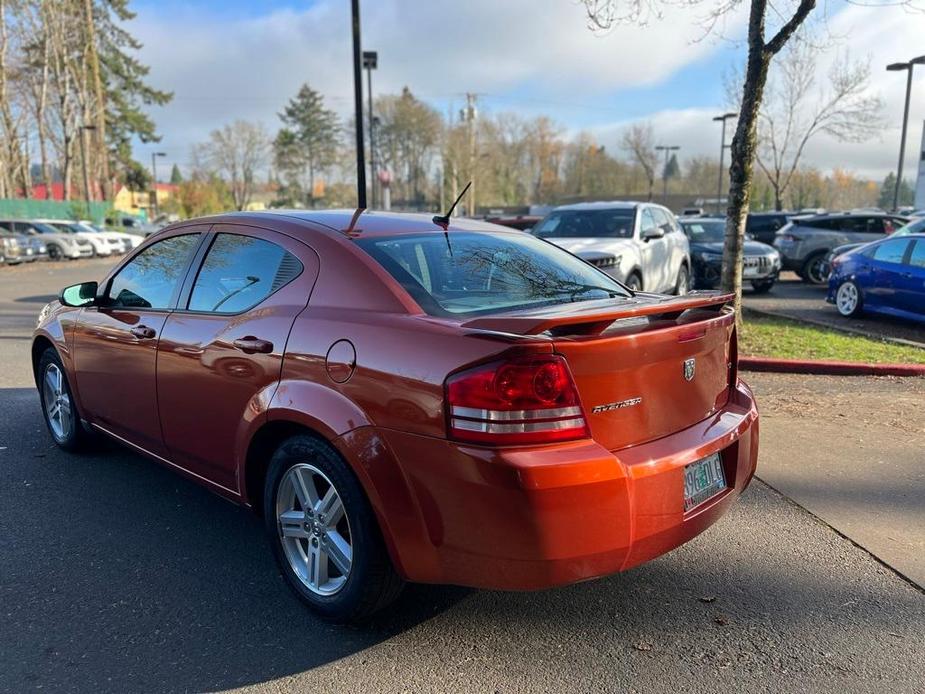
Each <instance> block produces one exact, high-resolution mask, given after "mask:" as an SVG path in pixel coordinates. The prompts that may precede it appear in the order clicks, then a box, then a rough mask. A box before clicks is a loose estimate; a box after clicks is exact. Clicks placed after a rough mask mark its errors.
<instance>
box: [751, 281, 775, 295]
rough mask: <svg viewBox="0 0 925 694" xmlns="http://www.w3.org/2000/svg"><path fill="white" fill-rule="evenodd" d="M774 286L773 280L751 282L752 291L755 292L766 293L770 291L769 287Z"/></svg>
mask: <svg viewBox="0 0 925 694" xmlns="http://www.w3.org/2000/svg"><path fill="white" fill-rule="evenodd" d="M773 286H774V280H769V281H764V282H759V281H755V282H752V291H753V292H754V293H755V294H767V293H768V292H769V291H771V288H772V287H773Z"/></svg>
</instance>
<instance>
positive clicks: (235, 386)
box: [157, 224, 317, 492]
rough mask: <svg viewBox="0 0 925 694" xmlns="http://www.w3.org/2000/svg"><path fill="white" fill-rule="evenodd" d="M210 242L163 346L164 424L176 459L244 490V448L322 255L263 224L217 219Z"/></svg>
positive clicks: (161, 406) (229, 486) (160, 365)
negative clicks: (240, 472) (239, 475)
mask: <svg viewBox="0 0 925 694" xmlns="http://www.w3.org/2000/svg"><path fill="white" fill-rule="evenodd" d="M205 246H207V247H208V250H207V251H206V252H205V254H204V258H203V260H202V261H201V266H200V265H199V262H198V261H197V266H199V270H198V272H191V273H190V277H189V279H188V281H187V286H186V287H184V290H183V292H182V293H181V297H180V301H179V307H178V309H177V310H176V311H174V312H173V313H171V314H170V316H169V317H168V318H167V321H166V324H165V325H164V329H163V332H162V334H161V340H160V343H159V345H158V358H157V389H158V403H159V411H160V421H161V428H162V430H163V432H164V440H165V442H166V445H167V448H168V450H169V452H170V459H171V460H172V461H173V462H174V464H176V465H178V466H180V467H182V468H184V469H185V470H187V471H189V472H191V473H193V474H194V475H196V476H198V477H201V478H204V479H206V480H209V481H210V482H213V483H214V484H217V485H219V486H220V487H223V488H224V489H226V490H228V491H231V492H238V491H239V488H240V486H239V480H237V479H236V470H237V465H236V463H237V462H238V461H237V458H236V452H239V451H241V450H243V448H244V446H245V442H246V441H247V440H248V438H249V432H250V431H251V429H252V427H254V426H255V424H256V420H258V419H259V418H261V417H263V412H264V411H265V410H266V405H267V403H269V401H270V399H271V398H272V396H273V393H274V392H275V390H276V385H277V383H278V381H279V374H280V369H281V366H282V360H283V353H284V351H285V348H286V340H287V339H288V337H289V330H290V328H291V327H292V323H293V321H294V320H295V318H296V316H297V315H298V314H299V312H300V311H302V310H303V309H304V308H305V306H306V304H307V303H308V298H309V295H310V294H311V290H312V287H313V286H314V282H315V278H316V277H317V258H316V256H315V254H314V252H313V251H312V250H311V249H310V248H309V247H308V246H306V245H305V244H303V243H302V242H300V241H297V240H295V239H292V238H291V237H289V236H286V235H284V234H279V233H276V232H272V231H268V230H263V229H257V228H255V227H244V226H235V225H226V224H218V225H215V226H214V227H213V228H212V232H211V233H210V238H209V239H208V240H207V241H206V244H205Z"/></svg>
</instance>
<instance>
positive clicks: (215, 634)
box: [0, 261, 925, 692]
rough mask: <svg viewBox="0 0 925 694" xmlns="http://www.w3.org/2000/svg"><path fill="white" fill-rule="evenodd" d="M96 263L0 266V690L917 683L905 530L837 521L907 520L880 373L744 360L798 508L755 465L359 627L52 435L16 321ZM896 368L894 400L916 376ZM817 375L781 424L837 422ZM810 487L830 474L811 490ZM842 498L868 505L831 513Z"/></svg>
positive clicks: (159, 482) (911, 453) (911, 483)
mask: <svg viewBox="0 0 925 694" xmlns="http://www.w3.org/2000/svg"><path fill="white" fill-rule="evenodd" d="M109 264H110V263H109V261H88V262H85V263H70V264H62V265H48V266H42V267H38V266H36V267H34V268H23V269H21V270H20V269H15V270H14V272H11V273H6V272H0V364H2V368H0V557H2V562H0V691H10V692H20V691H31V690H38V689H41V690H42V691H88V690H90V691H112V692H125V691H138V690H143V691H215V690H227V689H237V688H241V689H245V690H247V691H261V692H262V691H266V692H278V691H334V690H337V691H344V690H354V691H364V692H365V691H499V692H532V691H551V690H557V691H561V690H568V691H620V692H623V691H661V690H669V689H670V690H681V691H720V690H723V691H748V692H753V691H754V692H758V691H762V692H763V691H793V692H797V691H799V692H803V691H831V692H866V691H870V692H882V691H891V692H921V691H922V682H925V649H923V648H922V644H923V643H925V594H923V592H922V590H921V588H918V587H916V586H915V585H914V584H913V583H912V582H910V581H907V580H904V579H903V578H902V577H901V576H899V575H898V574H897V573H896V572H895V571H894V570H893V569H892V568H890V567H889V566H888V565H887V564H889V563H895V564H897V565H898V566H899V565H901V566H902V569H901V571H902V572H903V573H904V574H906V575H907V576H912V575H913V574H914V573H915V570H916V569H915V567H914V565H913V566H912V568H910V565H909V564H901V562H902V561H904V560H903V559H902V556H906V554H909V555H910V556H911V555H912V554H914V553H915V550H914V547H913V550H912V551H911V552H906V550H905V549H904V550H903V551H902V552H899V553H897V554H896V555H895V556H891V555H888V554H887V553H886V552H884V551H882V548H883V547H885V546H886V545H887V543H888V541H889V538H884V537H883V534H882V533H878V532H876V527H874V529H873V530H874V531H873V532H872V533H871V534H870V536H862V535H861V533H860V532H859V531H858V530H857V528H855V529H852V528H851V527H850V523H849V520H851V522H853V523H854V524H855V525H856V526H861V527H862V529H863V527H866V526H870V525H871V524H873V526H876V525H877V523H876V522H874V521H876V519H877V517H878V515H880V514H886V515H884V516H883V518H884V519H886V520H882V522H881V524H880V527H881V528H883V527H887V528H888V527H892V526H895V525H914V524H915V523H916V519H921V512H922V511H921V509H922V504H921V498H922V497H921V493H920V490H922V474H923V473H922V466H921V463H922V459H921V457H919V458H915V455H919V456H920V455H921V453H920V452H921V445H920V444H918V445H916V444H915V441H919V442H920V441H921V440H922V439H921V433H922V432H921V431H918V430H917V429H916V428H915V427H918V426H925V422H923V421H922V420H921V418H918V419H916V418H906V419H903V417H902V416H901V414H902V412H901V411H898V412H895V413H893V414H891V416H890V417H888V418H887V417H879V418H878V417H875V416H874V415H876V414H878V413H877V412H873V411H871V412H869V414H868V416H866V417H863V416H858V415H857V412H858V411H859V409H860V410H862V411H863V407H864V406H866V407H868V408H869V409H870V410H872V409H873V408H874V407H877V406H878V405H877V403H881V404H880V406H881V407H882V406H883V405H882V403H883V402H884V401H883V399H882V398H883V397H885V396H884V392H885V386H884V383H883V382H882V381H878V380H877V379H852V380H851V381H850V382H848V381H832V380H831V379H813V378H810V377H801V378H800V379H799V382H788V381H787V379H785V378H781V377H777V376H773V375H769V374H762V375H758V374H755V375H753V377H750V380H752V381H753V384H754V386H755V389H756V393H757V396H758V400H759V406H760V407H761V409H762V414H763V421H762V431H763V436H764V438H763V444H762V453H761V459H760V462H759V465H760V466H761V467H760V472H759V474H762V475H765V470H767V476H768V479H769V481H770V483H771V484H772V485H774V487H776V488H778V489H781V490H782V491H784V492H785V493H787V494H789V495H791V496H792V498H793V499H795V500H796V502H798V503H800V504H802V505H803V506H806V508H809V509H811V510H813V513H815V514H816V515H813V514H811V513H809V512H808V511H806V510H805V509H804V508H802V507H801V506H798V505H797V503H795V502H794V501H793V500H791V498H788V497H785V496H783V495H781V494H780V493H778V492H776V491H774V490H773V489H771V488H769V487H768V486H766V485H765V484H763V483H762V482H760V481H756V482H754V483H753V485H752V486H751V488H750V489H749V490H748V491H747V492H746V494H745V495H744V496H743V497H742V499H741V501H740V503H739V504H738V505H737V506H736V508H735V509H734V510H733V511H732V512H731V513H730V514H728V515H727V516H726V517H725V518H723V519H722V520H721V521H720V522H719V523H718V524H717V525H715V526H714V527H713V528H711V529H710V530H709V531H707V532H706V533H705V534H704V535H702V536H700V537H699V538H697V539H695V540H694V541H692V542H690V543H689V544H687V545H685V546H684V547H682V548H680V549H678V550H676V551H674V552H672V553H670V554H668V555H667V556H664V557H662V558H660V559H658V560H656V561H653V562H651V563H649V564H647V565H644V566H642V567H639V568H637V569H634V570H632V571H630V572H628V573H626V574H622V575H617V576H613V577H610V578H607V579H603V580H599V581H594V582H589V583H585V584H581V585H577V586H572V587H568V588H564V589H559V590H554V591H545V592H540V593H528V594H510V593H496V592H485V591H471V590H466V589H461V588H454V587H437V586H412V587H409V588H408V589H407V590H406V591H405V593H404V594H403V596H402V598H401V599H400V600H399V601H398V603H397V604H396V605H394V606H393V607H392V608H390V609H389V610H388V611H387V612H386V613H384V614H382V615H380V616H378V617H377V618H376V620H375V621H373V622H372V623H370V624H368V625H365V626H363V627H349V628H347V627H335V626H330V625H327V624H324V623H321V622H319V621H317V620H316V619H315V618H314V617H313V616H312V615H311V614H310V613H309V612H308V611H307V610H306V609H304V608H303V607H302V606H301V604H300V603H299V602H297V600H296V599H295V598H294V597H293V596H292V595H291V594H290V591H289V590H288V588H287V587H286V586H285V585H284V583H283V581H282V579H281V578H280V577H279V575H278V573H277V571H276V568H275V566H274V564H273V561H272V558H271V555H270V551H269V549H268V547H267V545H266V543H265V542H264V540H263V537H262V528H261V525H260V523H259V522H258V520H257V519H256V518H254V517H253V516H252V515H251V514H250V513H249V512H247V511H245V510H242V509H238V508H236V507H234V506H232V505H231V504H228V503H227V502H225V501H223V500H221V499H219V498H218V497H215V496H213V495H211V494H210V493H208V492H207V491H205V490H204V489H202V488H200V487H198V486H195V485H193V484H192V483H189V482H187V481H185V480H183V479H181V478H179V477H177V476H176V475H174V474H173V473H171V472H170V471H168V470H166V469H164V468H162V467H159V466H158V465H156V464H154V463H152V462H150V461H148V460H146V459H143V458H141V457H139V456H137V455H134V454H132V453H129V452H128V451H126V450H125V449H122V448H119V447H117V446H115V445H111V446H105V447H103V448H102V449H101V450H100V451H99V452H98V453H96V454H93V455H87V456H71V455H66V454H63V453H61V452H59V451H58V450H57V449H56V448H55V447H54V446H53V445H52V443H51V439H50V438H49V436H48V435H47V433H46V432H45V428H44V424H43V422H42V420H41V414H40V411H39V406H38V398H37V396H36V394H35V391H34V387H33V386H32V383H31V374H30V372H29V364H28V345H29V341H28V335H29V332H30V330H31V327H32V325H33V324H34V316H35V314H36V313H37V312H38V310H39V309H40V308H41V305H42V304H43V303H44V302H45V301H47V298H48V297H49V296H52V295H54V294H55V293H56V291H57V289H58V288H60V286H63V285H66V284H70V283H73V282H77V281H81V280H84V279H96V278H98V277H99V276H101V275H102V274H103V272H104V270H105V267H106V266H108V265H109ZM910 383H911V385H910ZM902 388H903V390H902V393H903V396H902V397H903V398H906V399H905V400H903V401H902V402H903V403H906V404H905V405H902V404H901V405H900V407H901V408H906V407H910V406H913V407H914V403H915V402H921V401H922V399H921V396H922V395H925V386H923V385H922V383H921V382H904V384H903V386H902ZM835 391H837V393H841V394H843V397H842V395H839V397H841V398H842V399H841V400H838V399H837V398H835V402H836V403H838V402H840V403H842V405H843V407H844V408H846V409H847V412H848V414H849V416H850V420H849V421H848V422H847V423H845V424H844V425H843V427H844V428H840V427H839V426H838V425H837V424H830V423H823V422H821V421H820V422H812V423H810V424H806V423H805V422H804V421H802V420H806V419H809V418H811V417H818V418H822V417H827V418H830V419H832V420H833V421H837V420H836V419H834V418H835V417H836V416H837V415H836V414H834V412H835V410H836V409H837V408H835V409H833V406H829V405H826V407H822V408H820V409H813V403H814V402H815V400H818V399H819V398H820V397H822V396H825V395H828V396H829V398H830V399H831V398H834V397H835V395H836V394H837V393H835ZM858 403H861V405H858ZM909 403H911V405H910V404H909ZM875 419H888V420H889V421H888V422H887V423H886V424H884V423H882V422H880V421H874V420H875ZM894 420H896V422H895V423H894V424H891V423H890V422H894ZM829 426H831V427H835V428H834V429H831V428H827V427H829ZM814 427H815V428H814ZM794 432H797V433H798V434H799V435H797V433H794ZM840 432H843V433H844V434H845V435H843V436H842V435H841V434H840ZM814 436H815V437H816V438H814ZM833 436H834V437H836V438H837V440H836V441H833V440H832V437H833ZM800 437H803V438H800ZM904 437H906V438H904ZM862 438H863V439H865V441H864V442H859V441H858V439H862ZM907 439H908V441H907ZM862 444H863V445H862ZM888 444H889V445H893V446H894V447H896V449H895V450H904V451H907V453H908V457H907V458H903V459H902V460H901V461H899V462H896V461H895V457H896V456H895V454H894V449H890V448H888ZM873 458H876V459H877V460H878V463H879V466H878V468H877V472H876V473H875V474H871V475H868V476H866V477H863V478H858V477H857V476H856V475H857V470H858V469H859V468H862V467H863V466H864V465H866V464H868V463H869V462H870V461H871V460H872V459H873ZM801 460H807V464H806V465H800V461H801ZM826 461H829V462H828V463H826ZM852 470H854V471H855V477H852V476H851V475H850V474H849V473H850V472H851V471H852ZM807 475H809V476H807ZM846 478H847V479H846ZM825 484H828V485H829V486H830V487H831V488H832V489H844V490H848V491H850V494H847V493H846V494H843V495H842V496H841V499H840V501H839V499H834V500H833V499H832V498H831V497H833V496H837V495H835V494H829V495H828V498H827V497H826V495H825V494H822V495H821V496H822V500H821V501H820V499H819V497H820V490H821V489H822V487H823V486H824V485H825ZM840 485H841V486H840ZM916 485H919V486H916ZM865 490H866V491H867V492H869V493H870V496H869V497H868V498H867V499H866V500H863V499H862V497H863V494H864V492H865ZM846 500H847V502H846ZM845 503H852V504H857V505H858V509H859V512H860V513H862V514H866V516H863V517H864V518H868V519H871V523H864V522H859V520H858V518H854V519H853V520H852V519H846V518H844V517H840V516H839V515H838V513H840V509H844V508H845ZM827 504H828V505H827ZM890 514H893V515H890ZM917 514H918V515H917ZM832 526H834V528H835V529H833V527H832ZM836 529H837V531H836ZM923 529H925V524H920V525H919V526H918V533H919V534H918V535H916V532H915V531H916V528H915V527H912V528H911V529H907V530H905V531H904V532H905V534H904V535H901V536H900V540H901V541H902V542H907V543H915V542H918V541H921V533H922V531H923ZM846 536H847V537H846ZM849 538H851V539H849ZM903 546H904V547H905V545H903ZM872 553H873V554H874V555H876V556H877V557H879V560H878V558H875V557H874V556H873V555H872ZM919 556H921V552H919ZM913 559H914V557H913Z"/></svg>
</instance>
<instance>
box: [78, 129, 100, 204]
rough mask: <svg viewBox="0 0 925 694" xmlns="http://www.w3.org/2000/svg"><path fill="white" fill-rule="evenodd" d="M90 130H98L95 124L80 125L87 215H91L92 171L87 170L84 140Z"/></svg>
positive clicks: (81, 158) (81, 161)
mask: <svg viewBox="0 0 925 694" xmlns="http://www.w3.org/2000/svg"><path fill="white" fill-rule="evenodd" d="M88 130H96V126H95V125H81V126H80V163H81V164H82V165H83V170H84V200H85V201H86V203H87V217H88V218H89V217H90V172H89V171H88V170H87V147H86V145H85V144H84V140H85V139H86V138H87V135H86V133H87V131H88Z"/></svg>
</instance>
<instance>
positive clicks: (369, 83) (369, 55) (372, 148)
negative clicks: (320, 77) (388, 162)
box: [363, 51, 379, 207]
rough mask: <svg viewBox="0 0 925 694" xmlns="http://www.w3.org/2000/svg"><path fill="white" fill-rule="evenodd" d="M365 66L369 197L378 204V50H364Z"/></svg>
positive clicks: (373, 202)
mask: <svg viewBox="0 0 925 694" xmlns="http://www.w3.org/2000/svg"><path fill="white" fill-rule="evenodd" d="M363 67H364V68H365V69H366V91H367V93H368V95H369V197H370V198H371V202H372V206H373V207H375V206H376V143H375V137H376V120H375V118H373V70H375V69H376V68H378V67H379V54H378V53H377V52H376V51H363Z"/></svg>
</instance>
